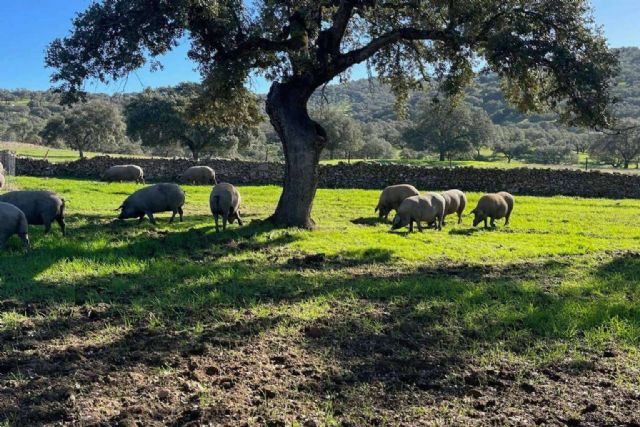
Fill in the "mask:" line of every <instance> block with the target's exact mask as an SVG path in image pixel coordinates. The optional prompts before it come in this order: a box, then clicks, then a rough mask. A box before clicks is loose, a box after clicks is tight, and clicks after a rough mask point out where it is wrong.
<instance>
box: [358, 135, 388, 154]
mask: <svg viewBox="0 0 640 427" xmlns="http://www.w3.org/2000/svg"><path fill="white" fill-rule="evenodd" d="M394 154H395V153H394V150H393V146H392V145H391V144H390V143H389V142H387V141H385V140H384V139H382V138H381V137H379V136H377V135H372V136H370V137H367V138H366V142H365V143H364V145H363V146H362V148H361V149H360V151H359V152H358V156H359V157H363V158H365V159H391V158H393V156H394Z"/></svg>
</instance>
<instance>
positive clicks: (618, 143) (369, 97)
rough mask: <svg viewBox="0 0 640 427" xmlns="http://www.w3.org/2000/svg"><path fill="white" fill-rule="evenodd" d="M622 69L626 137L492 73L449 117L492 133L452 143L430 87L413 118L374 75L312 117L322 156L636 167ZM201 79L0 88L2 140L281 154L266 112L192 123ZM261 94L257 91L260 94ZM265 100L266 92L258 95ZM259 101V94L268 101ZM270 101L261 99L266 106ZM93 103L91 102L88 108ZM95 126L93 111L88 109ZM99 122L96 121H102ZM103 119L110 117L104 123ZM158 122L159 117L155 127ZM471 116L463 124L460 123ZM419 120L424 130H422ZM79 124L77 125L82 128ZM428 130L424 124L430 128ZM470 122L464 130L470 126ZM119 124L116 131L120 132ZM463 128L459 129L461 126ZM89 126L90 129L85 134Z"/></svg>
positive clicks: (626, 51) (321, 104)
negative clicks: (583, 161) (67, 91)
mask: <svg viewBox="0 0 640 427" xmlns="http://www.w3.org/2000/svg"><path fill="white" fill-rule="evenodd" d="M618 53H619V58H620V64H621V73H620V75H619V76H618V81H617V85H616V87H615V88H614V94H615V96H616V97H617V99H618V104H617V105H616V107H615V109H616V115H617V116H618V117H619V118H620V122H621V123H622V124H623V125H624V126H622V127H623V128H625V129H631V131H630V132H627V133H625V134H624V135H621V136H620V137H616V136H611V135H601V134H598V133H595V132H591V131H588V130H585V129H570V128H566V127H563V126H562V125H559V124H557V122H556V116H555V115H554V114H528V115H525V114H522V113H520V112H518V111H516V110H515V109H514V108H512V107H510V106H509V105H508V104H507V102H506V101H505V99H504V96H503V95H502V92H501V89H500V82H499V80H498V78H497V77H496V76H495V75H492V74H488V75H481V76H480V77H478V78H476V80H475V82H474V84H473V85H472V86H470V87H469V88H468V89H467V91H466V97H465V99H464V101H463V102H461V103H460V104H459V105H458V106H457V107H456V110H458V111H454V110H451V111H445V112H444V113H443V114H444V115H443V116H442V117H445V118H447V119H449V120H450V122H451V123H450V124H452V125H454V124H455V125H459V124H460V123H461V122H460V120H461V119H460V117H468V125H469V126H468V127H469V128H477V127H480V128H482V126H481V125H482V124H483V123H485V124H486V122H487V121H488V120H485V119H490V120H489V121H488V122H489V123H490V125H491V126H490V127H491V129H489V130H486V129H484V130H485V132H481V133H482V136H481V137H478V136H477V134H476V135H473V137H471V135H470V137H469V138H467V139H466V141H464V142H463V143H457V144H453V143H451V144H449V143H448V142H447V140H446V138H443V137H439V138H437V139H434V138H433V137H431V138H430V137H429V136H428V135H427V134H428V132H427V131H428V130H433V129H428V127H429V126H432V125H430V124H428V123H424V121H423V123H422V124H421V117H422V118H424V117H426V116H430V115H432V113H433V111H432V109H433V108H434V105H433V103H432V98H433V97H434V95H436V94H435V93H433V92H424V91H421V92H418V91H414V92H412V93H411V94H410V96H409V99H408V102H407V106H406V110H407V119H406V120H398V115H397V111H396V108H395V99H394V96H393V94H392V92H391V90H390V88H389V87H388V86H385V85H383V84H380V83H379V82H378V81H376V80H375V79H373V80H368V79H363V80H356V81H351V82H347V83H342V84H335V85H333V84H332V85H328V86H326V87H324V88H321V89H319V90H318V91H317V92H316V94H315V95H314V96H313V98H312V100H311V103H310V105H311V115H312V116H313V117H314V118H316V120H318V121H319V122H320V123H321V124H322V125H323V127H324V128H325V129H326V130H327V133H328V135H329V137H330V138H329V139H330V141H329V143H328V145H327V147H326V149H325V151H324V153H323V156H324V157H325V158H327V159H328V158H340V159H350V158H364V159H392V158H402V159H420V158H425V157H427V158H430V157H432V158H435V159H437V158H440V159H449V160H450V159H454V160H464V159H476V160H491V159H494V158H501V159H506V160H507V161H509V162H510V161H511V160H513V159H516V160H520V161H522V162H530V163H543V164H570V163H576V162H577V161H578V158H579V155H581V154H583V153H585V154H588V155H590V156H591V158H592V159H597V160H599V161H601V162H602V163H603V164H607V165H611V166H614V167H625V166H627V167H628V166H629V165H634V164H637V162H638V157H640V136H639V134H638V131H637V130H635V126H636V124H637V123H639V122H640V49H639V48H635V47H633V48H622V49H618ZM198 86H199V85H197V84H191V83H183V84H180V85H177V86H175V87H168V88H159V89H147V90H146V91H144V92H142V93H139V94H136V93H117V94H114V95H106V94H90V95H89V97H88V101H89V102H88V103H87V104H80V105H79V106H76V107H74V109H72V110H69V109H68V108H66V107H62V106H61V105H60V102H59V101H60V99H59V95H58V94H56V93H53V92H50V91H30V90H22V89H19V90H6V89H4V90H3V89H0V140H4V141H18V142H28V143H34V144H42V145H48V146H54V147H65V146H67V147H69V148H73V149H77V150H91V151H97V152H107V153H129V154H143V153H145V154H151V155H161V156H186V157H192V156H193V157H200V158H206V157H210V156H218V157H234V158H245V159H253V160H274V159H281V158H282V149H281V145H280V143H279V141H278V138H277V136H276V135H275V132H274V131H273V129H272V127H271V125H270V123H269V122H268V120H267V119H266V116H265V115H264V111H261V112H258V113H259V115H260V116H261V117H256V118H255V120H254V121H253V124H252V126H248V127H246V128H244V129H219V128H213V127H207V126H203V125H202V124H194V123H192V120H190V116H189V114H190V112H189V107H188V104H189V100H190V96H192V94H193V93H195V92H197V90H198ZM259 96H260V95H259ZM260 98H263V96H260ZM261 101H262V99H261ZM260 104H261V105H262V104H263V103H262V102H261V103H260ZM88 106H89V107H88ZM86 109H89V110H91V109H93V110H96V111H100V112H102V116H101V117H104V114H105V111H111V113H110V114H108V116H109V117H113V120H114V122H113V123H110V125H111V126H108V127H105V128H104V129H102V131H103V132H109V134H108V135H100V134H97V133H94V134H91V135H90V136H88V137H87V141H88V142H87V144H86V147H84V146H83V147H82V148H78V147H77V146H76V144H74V143H73V138H74V137H75V138H76V139H77V135H75V134H69V128H70V127H72V125H70V124H68V123H67V124H66V125H65V126H63V124H65V123H66V122H65V121H64V118H65V116H66V117H67V120H69V118H70V117H74V116H76V115H77V113H78V112H79V110H86ZM85 116H86V117H87V119H86V120H87V122H85V123H90V122H91V113H90V112H89V113H88V114H85ZM96 120H98V119H97V118H96ZM101 120H103V119H101ZM153 120H155V123H152V122H153ZM463 122H464V120H463ZM420 126H422V127H423V129H422V130H421V131H419V132H416V129H417V128H419V127H420ZM76 127H77V126H76ZM425 127H426V128H425ZM463 127H464V126H463ZM114 129H115V130H114ZM458 131H460V129H458ZM86 133H87V132H84V133H83V135H82V136H83V137H84V136H86V135H85V134H86Z"/></svg>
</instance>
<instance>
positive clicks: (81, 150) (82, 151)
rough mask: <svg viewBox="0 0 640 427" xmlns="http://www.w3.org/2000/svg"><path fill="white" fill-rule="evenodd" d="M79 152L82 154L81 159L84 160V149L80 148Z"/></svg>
mask: <svg viewBox="0 0 640 427" xmlns="http://www.w3.org/2000/svg"><path fill="white" fill-rule="evenodd" d="M78 152H79V153H80V158H81V159H84V150H83V149H82V148H80V149H79V150H78Z"/></svg>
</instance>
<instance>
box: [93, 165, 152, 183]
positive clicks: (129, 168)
mask: <svg viewBox="0 0 640 427" xmlns="http://www.w3.org/2000/svg"><path fill="white" fill-rule="evenodd" d="M103 179H104V180H105V181H107V182H123V181H135V182H136V183H143V184H144V172H143V171H142V168H141V167H140V166H136V165H116V166H111V167H110V168H109V169H107V170H106V171H105V173H104V175H103Z"/></svg>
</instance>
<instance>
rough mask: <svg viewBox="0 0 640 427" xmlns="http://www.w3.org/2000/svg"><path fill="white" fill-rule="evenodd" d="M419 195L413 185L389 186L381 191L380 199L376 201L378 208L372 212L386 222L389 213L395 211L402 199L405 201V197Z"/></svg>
mask: <svg viewBox="0 0 640 427" xmlns="http://www.w3.org/2000/svg"><path fill="white" fill-rule="evenodd" d="M419 195H420V193H419V192H418V190H416V187H414V186H413V185H409V184H398V185H391V186H389V187H387V188H385V189H384V190H382V193H381V194H380V199H379V200H378V206H376V209H375V211H374V212H378V217H379V218H382V217H384V219H385V220H386V219H388V218H389V212H391V211H392V210H395V211H397V210H398V208H399V207H400V204H401V203H402V202H403V201H404V199H406V198H407V197H411V196H419Z"/></svg>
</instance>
